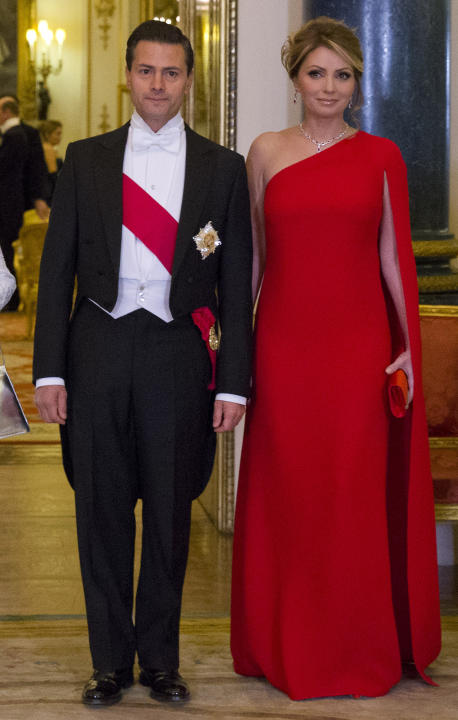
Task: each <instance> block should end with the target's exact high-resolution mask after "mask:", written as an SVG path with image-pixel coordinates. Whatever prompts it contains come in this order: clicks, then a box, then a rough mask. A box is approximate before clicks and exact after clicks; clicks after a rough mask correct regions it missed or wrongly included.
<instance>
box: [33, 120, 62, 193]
mask: <svg viewBox="0 0 458 720" xmlns="http://www.w3.org/2000/svg"><path fill="white" fill-rule="evenodd" d="M38 129H39V131H40V138H41V144H42V146H43V153H44V156H45V161H46V167H47V169H48V187H47V191H46V195H45V200H46V202H47V203H48V205H51V201H52V196H53V194H54V188H55V187H56V181H57V175H58V173H59V170H60V169H61V167H62V159H61V158H60V157H59V156H58V154H57V150H56V147H57V145H59V143H60V141H61V138H62V123H61V122H59V120H43V122H41V123H40V125H39V128H38Z"/></svg>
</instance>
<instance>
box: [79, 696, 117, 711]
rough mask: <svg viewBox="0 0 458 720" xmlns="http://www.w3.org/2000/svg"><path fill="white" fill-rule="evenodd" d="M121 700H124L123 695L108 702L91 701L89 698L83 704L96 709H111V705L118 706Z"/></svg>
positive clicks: (107, 700)
mask: <svg viewBox="0 0 458 720" xmlns="http://www.w3.org/2000/svg"><path fill="white" fill-rule="evenodd" d="M120 700H122V693H120V694H119V695H115V696H114V697H112V698H109V699H106V700H99V699H97V698H94V699H93V700H89V698H83V704H84V705H88V706H90V707H94V708H101V707H109V706H110V705H116V703H118V702H119V701H120Z"/></svg>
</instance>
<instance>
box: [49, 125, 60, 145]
mask: <svg viewBox="0 0 458 720" xmlns="http://www.w3.org/2000/svg"><path fill="white" fill-rule="evenodd" d="M61 138H62V128H61V127H56V128H55V129H54V130H53V131H52V133H49V136H48V142H49V143H51V145H59V143H60V141H61Z"/></svg>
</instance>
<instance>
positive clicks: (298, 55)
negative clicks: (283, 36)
mask: <svg viewBox="0 0 458 720" xmlns="http://www.w3.org/2000/svg"><path fill="white" fill-rule="evenodd" d="M319 47H326V48H329V50H334V52H336V53H338V54H339V55H341V56H342V57H343V58H344V59H345V61H346V62H347V63H348V64H349V65H350V67H351V68H352V70H353V73H354V75H355V81H356V88H355V92H354V95H353V110H358V108H360V107H361V105H362V103H363V93H362V90H361V78H362V75H363V69H364V64H363V54H362V51H361V45H360V44H359V40H358V38H357V37H356V35H355V33H354V32H353V30H351V28H349V27H348V25H345V23H344V22H342V21H341V20H334V19H333V18H330V17H326V16H324V15H323V16H321V17H318V18H315V19H314V20H309V21H308V22H306V23H305V25H303V26H302V27H301V28H299V30H298V31H297V32H296V33H292V34H291V35H290V36H289V38H288V39H287V41H286V42H285V44H284V45H283V47H282V50H281V61H282V63H283V65H284V67H285V69H286V71H287V73H288V75H289V76H290V78H291V80H294V78H296V77H297V74H298V72H299V69H300V67H301V65H302V63H303V62H304V60H305V58H306V57H307V55H308V54H309V53H311V52H312V51H313V50H316V49H317V48H319Z"/></svg>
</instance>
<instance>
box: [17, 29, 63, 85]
mask: <svg viewBox="0 0 458 720" xmlns="http://www.w3.org/2000/svg"><path fill="white" fill-rule="evenodd" d="M37 30H38V32H37ZM37 30H34V29H33V28H29V29H28V30H27V32H26V34H25V36H26V40H27V44H28V46H29V60H30V67H31V69H32V71H33V72H34V74H35V77H39V78H40V79H41V80H42V82H43V86H44V87H45V88H46V83H47V79H48V76H49V75H51V74H53V75H57V74H58V73H60V71H61V70H62V64H63V63H62V45H63V44H64V42H65V37H66V32H65V30H62V28H59V29H58V30H56V32H55V33H54V32H53V31H52V30H51V28H50V27H49V26H48V23H47V21H46V20H40V22H39V23H38V27H37ZM54 39H55V41H56V43H57V57H56V52H55V51H54V47H55V45H54V43H53V40H54ZM56 60H57V62H56ZM53 62H54V64H53Z"/></svg>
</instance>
